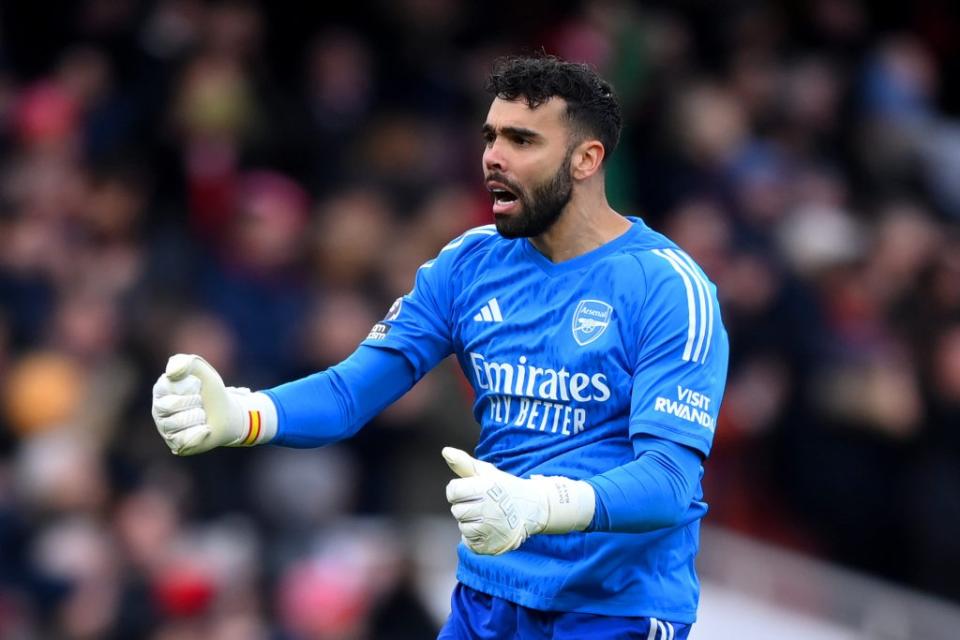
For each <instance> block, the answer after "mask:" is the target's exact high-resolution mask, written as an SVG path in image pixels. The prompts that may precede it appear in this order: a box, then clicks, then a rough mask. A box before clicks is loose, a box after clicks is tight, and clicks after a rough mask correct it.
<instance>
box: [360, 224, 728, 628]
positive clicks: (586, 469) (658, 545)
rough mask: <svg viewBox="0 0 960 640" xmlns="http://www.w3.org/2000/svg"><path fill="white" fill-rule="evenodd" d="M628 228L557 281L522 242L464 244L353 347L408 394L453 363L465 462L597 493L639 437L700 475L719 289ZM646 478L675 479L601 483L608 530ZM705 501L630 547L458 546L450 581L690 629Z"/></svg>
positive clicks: (710, 408)
mask: <svg viewBox="0 0 960 640" xmlns="http://www.w3.org/2000/svg"><path fill="white" fill-rule="evenodd" d="M631 221H632V226H631V227H630V229H629V230H628V231H627V232H626V233H624V234H623V235H621V236H620V237H619V238H616V239H614V240H612V241H611V242H608V243H606V244H604V245H603V246H601V247H599V248H597V249H595V250H593V251H590V252H588V253H586V254H583V255H581V256H578V257H576V258H573V259H571V260H567V261H564V262H561V263H556V264H554V263H552V262H551V261H550V260H548V259H547V258H546V257H544V256H543V255H542V254H540V253H539V252H538V251H537V250H536V249H535V248H534V246H533V245H532V244H531V243H530V242H529V241H528V240H526V239H516V240H509V239H505V238H503V237H501V236H500V235H499V234H498V233H497V232H496V229H495V228H494V227H493V226H492V225H489V226H486V227H478V228H476V229H472V230H470V231H468V232H467V233H465V234H464V235H462V236H460V237H459V238H457V239H456V240H454V241H452V242H450V243H449V244H448V245H447V246H446V247H444V248H443V249H442V250H441V251H440V253H439V255H438V256H437V258H436V259H434V260H430V261H428V262H427V263H425V264H424V265H423V266H422V267H421V268H420V269H419V270H418V272H417V277H416V281H415V284H414V288H413V290H412V291H411V292H410V293H408V294H407V295H405V296H403V297H402V298H401V299H400V300H398V301H397V302H396V303H395V304H394V307H393V308H392V309H391V311H390V313H389V314H388V316H387V318H385V319H384V320H383V321H382V322H380V323H378V324H377V325H376V326H375V327H374V330H373V331H371V333H370V335H369V336H368V338H367V340H366V341H364V344H366V345H369V346H372V347H376V348H379V349H383V350H387V351H392V352H396V353H399V354H402V355H403V356H404V357H405V358H407V359H408V360H409V362H410V365H411V367H412V368H413V372H414V377H415V378H419V377H420V376H422V375H423V374H424V373H425V372H426V371H429V370H430V369H431V368H432V367H434V366H435V365H436V364H437V363H438V362H440V360H441V359H443V358H444V357H446V356H447V355H448V354H451V353H454V354H456V356H457V359H458V361H459V363H460V366H461V368H462V369H463V371H464V373H465V374H466V376H467V379H468V380H469V381H470V383H471V385H472V386H473V389H474V392H475V395H476V400H475V402H474V406H473V411H474V416H475V417H476V420H477V422H478V423H479V425H480V431H479V434H478V443H477V446H476V449H475V455H476V456H477V457H478V458H480V459H482V460H486V461H487V462H490V463H492V464H494V465H496V466H497V467H499V468H500V469H502V470H504V471H507V472H509V473H513V474H515V475H518V476H521V477H529V476H530V475H532V474H544V475H564V476H567V477H571V478H575V479H582V480H588V479H591V478H594V477H596V476H602V475H603V474H605V473H607V472H609V471H610V470H611V469H615V468H617V467H622V466H624V465H629V464H631V463H634V461H635V460H636V459H637V452H636V451H635V450H634V446H635V443H636V442H638V438H642V437H651V436H652V437H654V438H660V439H665V440H669V441H671V442H673V443H676V444H677V445H683V446H685V447H688V448H690V449H693V450H694V451H696V452H699V455H700V456H702V457H706V456H708V455H709V453H710V447H711V446H712V443H713V434H714V428H715V426H716V418H717V413H718V411H719V406H720V402H721V399H722V396H723V390H724V385H725V380H726V370H727V360H728V344H727V335H726V331H725V330H724V328H723V323H722V322H721V318H720V309H719V306H718V304H717V299H716V287H715V286H714V285H713V284H712V283H711V282H709V280H708V279H707V278H706V276H705V275H704V274H703V272H702V271H701V270H700V268H699V267H698V266H697V265H696V264H694V263H693V261H692V260H691V259H690V258H689V257H688V256H687V255H686V254H685V253H683V251H681V250H680V249H679V248H678V247H677V246H676V245H675V244H674V243H672V242H671V241H670V240H668V239H667V238H665V237H664V236H662V235H661V234H659V233H656V232H654V231H652V230H651V229H650V228H649V227H647V226H646V225H645V224H644V223H643V222H642V221H640V220H638V219H631ZM681 451H682V450H681ZM640 457H641V458H642V457H645V456H640ZM654 464H657V465H660V466H661V467H664V468H667V469H669V468H670V466H671V465H675V466H676V467H677V469H678V470H679V471H678V472H677V476H676V477H677V478H679V477H683V478H687V477H688V476H687V474H686V472H683V469H687V468H688V466H687V464H686V463H684V462H681V461H678V460H676V459H673V456H666V457H653V458H651V460H649V461H644V462H641V463H638V465H639V470H638V469H637V468H634V467H631V468H630V470H627V471H624V472H622V473H620V472H617V473H614V474H613V476H612V477H603V478H600V479H599V480H597V481H596V482H597V484H598V486H601V487H602V490H603V491H604V492H605V495H604V496H603V498H602V499H603V500H604V501H605V502H604V508H605V510H606V518H607V521H608V522H609V523H610V524H611V529H612V528H613V527H617V526H621V524H622V525H623V526H627V527H634V526H638V523H640V522H642V520H643V518H644V516H643V514H640V515H636V516H630V515H627V514H625V511H628V510H629V509H630V499H629V498H630V496H629V495H628V494H629V493H630V492H632V491H635V490H636V488H635V487H634V488H631V486H630V485H631V483H632V482H637V483H644V482H645V481H644V480H643V477H644V473H643V470H644V469H648V468H649V469H652V466H651V467H648V465H654ZM632 472H636V473H635V474H634V475H635V477H634V478H633V479H632V480H631V478H629V477H628V476H629V475H631V473H632ZM668 482H669V483H670V484H671V490H673V491H674V493H675V495H681V494H684V495H687V494H689V490H687V489H684V490H683V491H681V490H679V489H677V487H679V486H680V485H682V484H683V483H684V482H685V480H684V481H677V479H676V478H674V479H673V480H669V481H668ZM618 487H619V488H618ZM650 490H651V491H652V490H653V489H652V488H650ZM618 491H623V492H625V493H624V495H622V496H617V495H615V494H616V493H617V492H618ZM702 498H703V496H702V491H701V488H700V485H699V482H697V483H696V487H695V488H694V489H693V491H692V496H691V497H690V498H689V501H688V503H687V504H686V505H685V506H684V507H683V508H682V514H681V515H680V517H679V518H677V517H675V516H672V517H671V518H669V522H670V523H672V524H668V525H667V526H664V527H663V528H659V529H654V530H650V531H646V532H643V533H631V534H623V533H614V532H605V531H595V532H589V533H584V532H578V533H570V534H566V535H539V536H532V537H531V538H530V539H529V540H528V541H527V542H525V543H524V545H523V546H521V547H520V548H519V549H517V550H515V551H512V552H510V553H506V554H503V555H500V556H481V555H477V554H475V553H473V552H471V551H469V550H468V549H467V548H466V547H465V546H464V545H460V548H459V559H460V564H459V569H458V572H457V577H458V579H459V580H460V582H462V583H463V584H465V585H468V586H470V587H472V588H474V589H477V590H479V591H482V592H484V593H487V594H490V595H494V596H497V597H500V598H503V599H506V600H509V601H511V602H514V603H517V604H520V605H523V606H526V607H530V608H532V609H539V610H554V611H570V612H579V613H593V614H602V615H612V616H653V617H657V618H661V619H666V620H672V621H676V622H688V623H689V622H693V621H694V619H695V617H696V608H697V601H698V598H699V583H698V580H697V577H696V572H695V569H694V557H695V555H696V552H697V548H698V545H699V520H700V518H702V517H703V515H704V514H705V513H706V511H707V507H706V504H705V503H704V502H703V501H702ZM608 499H609V504H607V500H608ZM678 499H679V498H678ZM611 505H612V510H611ZM633 505H634V508H635V509H637V510H638V511H639V510H642V509H643V504H642V503H641V502H639V501H638V500H636V499H634V500H633ZM678 508H679V507H678Z"/></svg>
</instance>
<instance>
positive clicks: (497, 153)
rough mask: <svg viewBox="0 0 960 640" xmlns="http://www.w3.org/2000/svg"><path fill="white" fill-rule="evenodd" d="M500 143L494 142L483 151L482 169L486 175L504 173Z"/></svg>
mask: <svg viewBox="0 0 960 640" xmlns="http://www.w3.org/2000/svg"><path fill="white" fill-rule="evenodd" d="M502 151H503V150H502V148H501V145H500V142H499V141H498V140H494V141H493V142H492V143H490V144H488V145H487V146H486V147H485V148H484V150H483V168H484V170H486V171H487V172H488V173H489V172H491V171H501V172H502V171H504V169H505V164H504V159H503V153H502Z"/></svg>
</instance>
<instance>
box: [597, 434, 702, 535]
mask: <svg viewBox="0 0 960 640" xmlns="http://www.w3.org/2000/svg"><path fill="white" fill-rule="evenodd" d="M642 446H643V447H644V449H645V450H644V451H642V452H641V453H640V455H639V456H638V458H637V459H636V460H633V461H631V462H628V463H627V464H625V465H623V466H620V467H617V468H615V469H611V470H610V471H607V472H605V473H601V474H599V475H597V476H594V477H592V478H589V479H588V480H587V482H589V483H590V484H591V485H592V486H593V488H594V491H595V492H596V507H595V509H594V516H593V521H592V522H591V523H590V526H589V527H588V529H587V530H588V531H615V532H622V533H639V532H644V531H653V530H654V529H662V528H664V527H671V526H674V525H676V524H679V523H680V521H681V520H682V519H683V516H684V515H685V514H686V513H687V510H688V508H689V507H690V502H691V500H692V499H693V495H694V493H695V491H696V488H697V485H698V483H699V481H700V469H701V462H702V461H701V458H700V455H699V454H698V453H697V452H696V451H694V450H693V449H690V448H688V447H685V446H683V445H681V444H677V443H675V442H670V441H668V440H663V439H661V438H652V437H646V438H643V445H642Z"/></svg>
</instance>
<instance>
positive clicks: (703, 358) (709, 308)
mask: <svg viewBox="0 0 960 640" xmlns="http://www.w3.org/2000/svg"><path fill="white" fill-rule="evenodd" d="M677 253H679V254H680V257H681V258H683V259H684V260H685V261H686V263H687V265H688V266H689V267H690V270H691V272H692V273H693V274H694V275H695V276H696V278H697V279H698V280H699V281H700V282H702V283H703V291H704V293H706V295H707V342H706V343H705V344H704V348H703V355H701V357H700V364H703V363H705V362H706V361H707V353H708V352H709V351H710V345H711V344H712V341H713V313H714V312H713V307H714V304H713V303H714V296H713V295H712V293H711V290H710V281H709V280H707V278H706V277H705V276H704V275H703V272H702V271H701V270H700V269H699V267H697V265H696V263H695V262H694V261H693V259H692V258H691V257H690V256H688V255H687V254H686V253H684V252H683V251H678V252H677Z"/></svg>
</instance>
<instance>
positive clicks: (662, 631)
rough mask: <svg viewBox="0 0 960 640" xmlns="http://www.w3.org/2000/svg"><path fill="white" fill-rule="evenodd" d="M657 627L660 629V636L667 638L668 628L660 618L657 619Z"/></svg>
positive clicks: (665, 639)
mask: <svg viewBox="0 0 960 640" xmlns="http://www.w3.org/2000/svg"><path fill="white" fill-rule="evenodd" d="M657 629H659V630H660V637H661V638H663V640H667V628H666V627H664V626H663V622H661V621H660V620H657Z"/></svg>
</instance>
